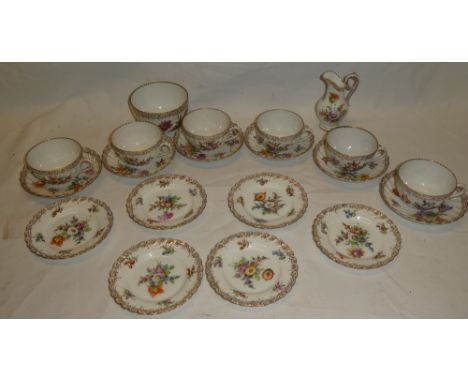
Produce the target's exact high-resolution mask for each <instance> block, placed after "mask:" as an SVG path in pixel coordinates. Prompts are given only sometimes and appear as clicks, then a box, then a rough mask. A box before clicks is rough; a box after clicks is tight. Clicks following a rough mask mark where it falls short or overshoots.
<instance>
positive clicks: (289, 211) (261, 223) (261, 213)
mask: <svg viewBox="0 0 468 382" xmlns="http://www.w3.org/2000/svg"><path fill="white" fill-rule="evenodd" d="M307 204H308V202H307V193H306V192H305V191H304V188H303V187H302V186H301V185H300V184H299V183H298V182H297V181H296V180H294V179H293V178H290V177H288V176H285V175H281V174H274V173H268V172H266V173H260V174H254V175H250V176H248V177H245V178H243V179H241V180H240V181H238V182H237V183H236V184H235V185H234V186H233V187H232V188H231V190H230V191H229V195H228V205H229V209H230V210H231V212H232V213H233V215H234V216H235V217H236V218H237V219H239V220H240V221H241V222H243V223H245V224H248V225H251V226H253V227H257V228H279V227H285V226H287V225H289V224H292V223H294V222H295V221H297V220H299V219H300V218H301V217H302V216H303V215H304V213H305V211H306V209H307Z"/></svg>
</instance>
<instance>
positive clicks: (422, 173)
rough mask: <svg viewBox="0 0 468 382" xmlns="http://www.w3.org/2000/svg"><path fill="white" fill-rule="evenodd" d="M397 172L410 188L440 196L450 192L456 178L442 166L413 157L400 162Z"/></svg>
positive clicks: (455, 182) (452, 189)
mask: <svg viewBox="0 0 468 382" xmlns="http://www.w3.org/2000/svg"><path fill="white" fill-rule="evenodd" d="M398 174H399V176H400V179H401V180H402V181H403V183H404V184H406V185H407V186H408V187H409V188H411V189H412V190H414V191H416V192H419V193H421V194H426V195H431V196H441V195H446V194H449V193H451V192H452V191H454V190H455V188H456V186H457V179H456V178H455V176H454V175H453V174H452V172H451V171H450V170H448V169H447V168H445V167H444V166H442V165H440V164H438V163H436V162H433V161H430V160H424V159H414V160H410V161H408V162H405V163H403V164H402V166H401V167H399V170H398Z"/></svg>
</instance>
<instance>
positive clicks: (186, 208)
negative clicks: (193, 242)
mask: <svg viewBox="0 0 468 382" xmlns="http://www.w3.org/2000/svg"><path fill="white" fill-rule="evenodd" d="M126 206H127V212H128V215H129V216H130V217H131V218H132V219H133V220H134V221H135V222H136V223H137V224H140V225H142V226H144V227H147V228H152V229H159V230H164V229H173V228H176V227H180V226H182V225H184V224H187V223H190V222H191V221H192V220H195V219H196V218H197V217H198V216H199V215H200V214H201V213H202V212H203V210H204V209H205V206H206V192H205V189H204V188H203V186H202V185H201V184H200V183H198V182H197V181H196V180H194V179H192V178H189V177H188V176H183V175H161V176H157V177H155V178H151V179H148V180H146V181H144V182H142V183H140V184H139V185H137V186H136V187H135V188H134V189H133V190H132V192H131V193H130V195H128V198H127V203H126Z"/></svg>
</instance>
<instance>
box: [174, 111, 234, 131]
mask: <svg viewBox="0 0 468 382" xmlns="http://www.w3.org/2000/svg"><path fill="white" fill-rule="evenodd" d="M230 124H231V120H230V118H229V116H228V115H227V114H226V113H224V112H223V111H221V110H216V109H208V108H207V109H198V110H194V111H191V112H190V113H188V114H187V115H186V116H185V117H184V119H183V121H182V126H183V129H184V130H186V131H187V132H189V133H191V134H194V135H201V136H203V137H210V136H213V135H217V134H221V133H223V132H225V131H227V129H229V126H230Z"/></svg>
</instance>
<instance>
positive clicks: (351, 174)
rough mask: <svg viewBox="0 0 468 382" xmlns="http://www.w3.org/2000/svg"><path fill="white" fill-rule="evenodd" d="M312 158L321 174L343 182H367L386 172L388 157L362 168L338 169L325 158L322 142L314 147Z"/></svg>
mask: <svg viewBox="0 0 468 382" xmlns="http://www.w3.org/2000/svg"><path fill="white" fill-rule="evenodd" d="M312 157H313V158H314V162H315V164H316V165H317V167H318V168H319V169H320V170H321V171H322V172H324V173H325V174H327V175H328V176H331V177H332V178H335V179H338V180H341V181H344V182H367V181H369V180H372V179H375V178H378V177H379V176H381V175H382V174H384V173H385V171H387V169H388V165H389V158H388V155H385V156H384V157H381V158H379V159H377V160H376V161H373V162H368V163H367V165H366V166H364V167H358V166H355V167H352V168H348V167H342V168H338V167H336V166H334V165H333V164H332V163H331V161H330V159H329V158H327V155H326V153H325V147H324V143H323V140H321V141H320V142H319V143H318V144H317V145H315V147H314V150H313V152H312Z"/></svg>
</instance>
